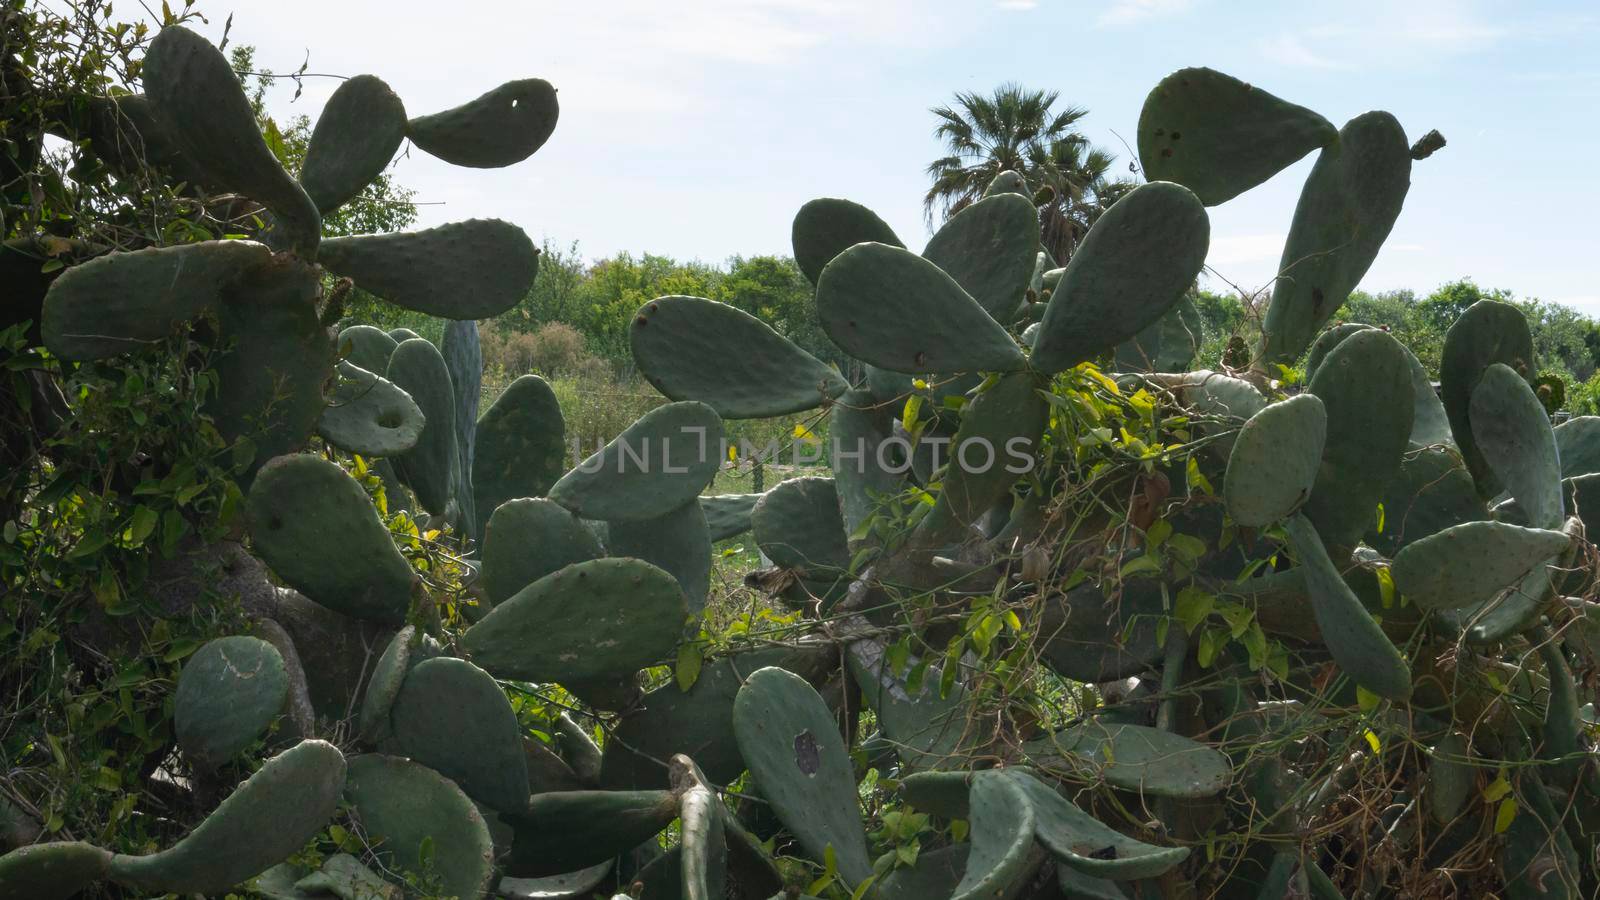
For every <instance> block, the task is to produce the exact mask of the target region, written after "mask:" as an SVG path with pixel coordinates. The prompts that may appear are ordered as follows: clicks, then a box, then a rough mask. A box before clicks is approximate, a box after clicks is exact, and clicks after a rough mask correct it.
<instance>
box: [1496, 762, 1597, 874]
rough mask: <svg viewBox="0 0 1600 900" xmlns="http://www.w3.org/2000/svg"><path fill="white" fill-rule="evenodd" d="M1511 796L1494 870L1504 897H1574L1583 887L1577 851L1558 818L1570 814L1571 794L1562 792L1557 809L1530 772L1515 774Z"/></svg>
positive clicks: (1547, 791) (1548, 793)
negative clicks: (1512, 813) (1512, 810)
mask: <svg viewBox="0 0 1600 900" xmlns="http://www.w3.org/2000/svg"><path fill="white" fill-rule="evenodd" d="M1517 781H1518V785H1517V790H1516V794H1515V795H1514V796H1513V798H1512V799H1513V800H1515V801H1516V802H1517V807H1518V812H1517V817H1516V818H1515V819H1512V820H1511V825H1510V827H1509V828H1507V829H1506V831H1505V844H1504V845H1503V847H1502V848H1501V851H1500V859H1499V867H1498V868H1499V872H1498V874H1499V875H1500V876H1501V878H1503V879H1504V884H1505V886H1506V891H1505V898H1506V900H1577V898H1579V897H1582V896H1584V893H1585V892H1582V891H1580V890H1578V889H1577V887H1578V886H1580V885H1581V882H1582V880H1583V879H1582V876H1581V874H1580V873H1581V872H1582V871H1583V870H1582V869H1581V868H1580V864H1579V856H1578V854H1577V852H1576V851H1575V850H1574V849H1573V846H1572V839H1571V838H1569V837H1568V836H1567V830H1566V828H1564V827H1563V820H1564V819H1565V818H1566V817H1568V816H1569V815H1571V813H1570V812H1569V804H1570V802H1571V798H1569V797H1567V796H1562V797H1561V801H1562V804H1561V808H1560V809H1559V810H1558V809H1557V808H1556V805H1555V803H1554V802H1553V798H1552V797H1551V796H1550V791H1549V789H1547V788H1546V786H1545V785H1544V784H1543V783H1542V781H1541V779H1540V778H1539V777H1538V776H1537V775H1536V774H1535V773H1534V772H1531V771H1530V772H1527V773H1526V774H1523V775H1522V776H1521V777H1520V778H1518V779H1517Z"/></svg>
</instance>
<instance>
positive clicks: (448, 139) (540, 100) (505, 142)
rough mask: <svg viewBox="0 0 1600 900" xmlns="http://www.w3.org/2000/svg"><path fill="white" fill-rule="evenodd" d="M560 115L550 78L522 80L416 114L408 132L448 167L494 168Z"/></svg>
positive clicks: (533, 143) (522, 155) (539, 141)
mask: <svg viewBox="0 0 1600 900" xmlns="http://www.w3.org/2000/svg"><path fill="white" fill-rule="evenodd" d="M560 115H561V107H560V104H559V103H557V102H556V89H555V88H554V87H552V86H551V85H550V82H548V81H545V80H543V79H540V78H524V79H522V80H520V81H508V82H506V83H505V84H502V85H500V86H499V87H497V88H495V89H494V90H492V91H489V92H488V93H486V94H484V95H482V96H480V97H478V98H476V99H474V100H470V101H468V102H466V103H463V104H461V105H460V106H457V107H455V108H453V109H447V110H445V111H444V112H437V113H433V114H432V115H426V116H417V117H416V118H415V119H412V120H411V121H410V122H409V123H407V125H406V136H407V137H409V138H411V142H412V143H413V144H416V145H417V146H418V147H421V148H422V149H423V151H425V152H427V153H429V154H431V155H433V156H437V157H439V158H440V159H442V160H444V161H445V162H447V163H451V164H452V165H457V166H469V167H471V168H475V169H498V168H502V167H504V166H509V165H514V164H516V163H519V162H522V161H523V160H525V159H527V158H528V157H530V156H532V155H533V154H534V152H535V151H537V150H538V149H539V148H540V147H543V146H544V142H545V141H547V140H549V139H550V135H551V134H552V133H553V132H554V131H555V129H556V119H557V118H559V117H560ZM461 318H480V317H479V316H462V317H461Z"/></svg>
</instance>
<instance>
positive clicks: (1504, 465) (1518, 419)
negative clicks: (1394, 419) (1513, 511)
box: [1469, 363, 1566, 528]
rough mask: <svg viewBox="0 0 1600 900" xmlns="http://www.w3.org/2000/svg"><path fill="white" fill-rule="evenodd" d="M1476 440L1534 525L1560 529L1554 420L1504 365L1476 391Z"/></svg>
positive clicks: (1473, 412) (1489, 374)
mask: <svg viewBox="0 0 1600 900" xmlns="http://www.w3.org/2000/svg"><path fill="white" fill-rule="evenodd" d="M1469 409H1470V413H1469V415H1470V417H1471V421H1472V440H1473V442H1474V443H1475V444H1476V445H1477V448H1478V452H1480V453H1482V454H1483V458H1484V461H1485V462H1487V463H1488V464H1489V468H1490V469H1492V470H1493V471H1494V473H1495V475H1496V476H1498V478H1499V481H1500V482H1501V483H1502V484H1504V485H1505V486H1506V490H1507V491H1508V492H1509V493H1510V494H1511V496H1512V497H1513V498H1514V499H1515V500H1516V501H1517V505H1519V506H1520V507H1522V511H1523V514H1524V515H1526V516H1527V517H1528V523H1529V524H1531V525H1534V526H1537V527H1539V528H1559V527H1561V522H1562V520H1563V519H1565V518H1566V514H1565V512H1564V511H1563V509H1562V503H1561V461H1560V459H1558V458H1557V455H1556V453H1557V451H1556V438H1555V434H1554V433H1553V432H1552V431H1551V429H1550V417H1549V416H1548V415H1547V414H1546V413H1545V411H1544V406H1543V405H1542V404H1541V403H1540V402H1539V398H1538V397H1537V396H1535V395H1534V393H1533V389H1532V388H1530V387H1529V386H1528V382H1526V381H1524V380H1523V378H1522V376H1521V375H1518V374H1517V373H1516V371H1515V370H1513V369H1511V368H1510V367H1509V366H1506V365H1504V364H1502V363H1494V364H1492V365H1490V366H1489V367H1488V368H1487V369H1485V370H1484V372H1483V375H1482V377H1480V378H1479V379H1478V385H1477V387H1475V388H1473V389H1472V402H1471V405H1470V407H1469Z"/></svg>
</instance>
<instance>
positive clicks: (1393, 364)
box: [1304, 329, 1413, 546]
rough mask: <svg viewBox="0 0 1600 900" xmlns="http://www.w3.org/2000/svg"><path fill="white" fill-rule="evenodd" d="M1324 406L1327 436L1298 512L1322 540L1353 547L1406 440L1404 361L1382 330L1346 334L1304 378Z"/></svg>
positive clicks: (1407, 373) (1395, 470) (1407, 375)
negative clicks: (1308, 494) (1311, 374)
mask: <svg viewBox="0 0 1600 900" xmlns="http://www.w3.org/2000/svg"><path fill="white" fill-rule="evenodd" d="M1310 391H1311V393H1313V394H1315V395H1316V396H1317V398H1318V399H1319V400H1321V401H1322V403H1323V406H1324V407H1325V409H1326V411H1327V421H1328V426H1327V436H1328V437H1327V442H1326V444H1325V445H1324V447H1323V451H1322V466H1321V468H1320V470H1318V471H1317V473H1316V485H1315V487H1313V488H1312V490H1311V498H1310V500H1309V501H1307V503H1306V505H1305V507H1304V512H1305V516H1306V518H1307V519H1310V520H1311V521H1312V523H1314V524H1315V525H1316V526H1317V531H1318V533H1320V534H1321V535H1322V538H1323V540H1325V541H1327V542H1328V544H1329V546H1354V545H1355V544H1356V543H1357V542H1358V541H1360V539H1361V536H1362V535H1363V534H1365V533H1366V530H1367V527H1368V526H1369V525H1370V524H1371V523H1372V522H1373V520H1374V519H1375V517H1376V510H1377V506H1378V501H1379V500H1380V499H1382V497H1383V492H1384V489H1385V488H1387V487H1388V486H1389V483H1390V482H1391V481H1393V479H1394V477H1395V475H1397V474H1399V471H1400V463H1401V460H1402V457H1403V455H1404V453H1405V451H1406V447H1407V445H1408V444H1409V442H1410V439H1411V426H1412V403H1413V399H1412V398H1413V395H1412V390H1411V364H1410V362H1409V361H1408V359H1407V356H1406V352H1405V348H1404V347H1402V346H1400V342H1399V341H1397V340H1395V339H1394V338H1393V337H1391V336H1390V335H1389V334H1388V333H1387V332H1383V331H1379V330H1377V329H1369V330H1366V331H1361V332H1358V333H1356V334H1353V335H1351V336H1350V337H1348V338H1346V339H1345V340H1344V341H1342V342H1340V344H1339V346H1337V347H1335V348H1334V349H1333V352H1331V353H1329V354H1328V357H1327V359H1326V360H1324V361H1323V363H1322V365H1321V366H1319V367H1318V368H1317V374H1316V377H1315V378H1313V379H1312V380H1311V384H1310Z"/></svg>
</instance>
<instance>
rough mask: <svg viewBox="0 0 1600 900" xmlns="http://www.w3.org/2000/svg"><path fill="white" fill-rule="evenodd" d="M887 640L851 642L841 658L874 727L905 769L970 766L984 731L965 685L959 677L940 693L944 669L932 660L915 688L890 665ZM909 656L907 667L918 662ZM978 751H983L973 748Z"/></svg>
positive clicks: (982, 738) (981, 741)
mask: <svg viewBox="0 0 1600 900" xmlns="http://www.w3.org/2000/svg"><path fill="white" fill-rule="evenodd" d="M884 644H885V642H884V641H883V640H881V639H879V640H860V641H856V642H854V643H852V644H851V645H850V647H849V649H848V651H847V652H846V655H845V661H846V663H847V664H848V665H849V667H850V675H851V677H852V678H853V679H854V680H855V683H856V684H857V685H859V686H860V688H861V696H862V698H863V699H864V700H865V701H866V704H867V706H869V707H871V709H872V711H873V713H874V714H876V715H877V718H878V729H879V731H880V732H881V733H882V734H883V736H884V738H886V739H887V740H888V741H889V742H890V743H891V744H892V745H893V746H894V749H895V752H896V753H897V754H898V755H899V757H900V761H901V764H902V766H903V769H904V770H909V771H917V770H927V769H945V768H952V767H960V766H964V765H967V764H969V762H970V760H971V758H972V756H971V753H972V752H974V751H975V748H976V747H977V745H979V744H981V743H983V741H984V735H983V729H982V727H981V726H979V725H978V724H977V723H975V722H974V721H972V719H971V716H972V713H973V710H972V708H971V704H970V702H969V700H968V697H967V691H966V688H965V687H963V686H962V685H961V683H960V682H959V681H957V682H956V683H954V684H952V685H951V686H950V689H949V691H948V693H946V694H945V695H944V696H942V697H941V696H940V683H941V681H942V675H943V668H942V667H941V666H940V665H938V664H937V663H934V664H931V665H930V666H929V667H928V668H927V670H926V672H925V674H924V676H923V680H922V684H921V685H920V686H919V687H918V690H917V691H916V692H914V693H913V692H912V690H911V689H910V686H909V685H908V684H907V683H906V680H905V679H904V678H902V677H900V676H899V675H897V674H895V672H894V671H893V670H892V669H891V668H890V666H889V663H888V660H887V659H886V658H885V646H884ZM917 663H918V660H917V659H915V658H908V659H907V661H906V666H907V667H908V670H909V667H911V666H915V665H917ZM976 752H980V753H981V751H976Z"/></svg>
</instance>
